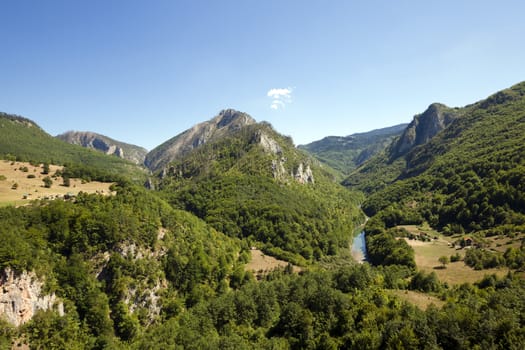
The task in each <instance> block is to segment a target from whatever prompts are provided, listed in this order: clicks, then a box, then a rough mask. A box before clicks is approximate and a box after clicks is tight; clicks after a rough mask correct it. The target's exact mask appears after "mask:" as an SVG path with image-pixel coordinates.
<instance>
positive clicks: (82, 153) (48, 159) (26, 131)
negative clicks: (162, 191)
mask: <svg viewBox="0 0 525 350" xmlns="http://www.w3.org/2000/svg"><path fill="white" fill-rule="evenodd" d="M0 134H1V137H0V157H1V158H13V159H17V160H20V161H31V162H36V163H48V164H56V165H66V164H68V165H77V166H78V165H81V166H83V167H85V168H89V169H90V171H91V172H97V171H99V172H104V173H110V174H114V175H125V176H128V177H129V178H130V179H134V180H137V181H142V180H143V179H144V178H145V175H144V171H143V170H142V169H141V168H139V167H138V166H137V165H135V164H133V163H131V162H129V161H126V160H124V159H120V158H117V157H111V156H108V155H105V154H102V153H100V152H96V151H94V150H89V149H86V148H84V147H81V146H77V145H71V144H68V143H66V142H64V141H61V140H59V139H57V138H54V137H52V136H51V135H49V134H48V133H47V132H45V131H44V130H42V129H41V128H40V127H39V126H38V125H37V124H36V123H34V122H33V121H31V120H29V119H26V118H23V117H20V116H16V115H10V114H6V113H0Z"/></svg>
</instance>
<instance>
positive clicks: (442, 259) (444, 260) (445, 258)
mask: <svg viewBox="0 0 525 350" xmlns="http://www.w3.org/2000/svg"><path fill="white" fill-rule="evenodd" d="M438 261H439V262H440V263H441V265H443V268H444V269H445V268H446V265H447V264H448V263H449V260H448V256H445V255H443V256H440V257H439V259H438Z"/></svg>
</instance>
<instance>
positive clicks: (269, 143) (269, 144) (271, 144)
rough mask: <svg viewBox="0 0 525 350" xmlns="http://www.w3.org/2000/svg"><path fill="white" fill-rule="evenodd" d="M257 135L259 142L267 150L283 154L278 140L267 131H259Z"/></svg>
mask: <svg viewBox="0 0 525 350" xmlns="http://www.w3.org/2000/svg"><path fill="white" fill-rule="evenodd" d="M255 137H256V138H257V142H258V143H259V144H260V145H261V146H262V148H263V149H264V150H265V151H266V152H269V153H273V154H281V153H282V152H283V151H282V149H281V146H279V144H278V143H277V141H275V140H274V139H273V138H271V137H270V136H268V135H267V134H266V133H264V132H262V131H258V132H257V134H256V135H255Z"/></svg>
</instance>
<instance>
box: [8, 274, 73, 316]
mask: <svg viewBox="0 0 525 350" xmlns="http://www.w3.org/2000/svg"><path fill="white" fill-rule="evenodd" d="M43 284H44V283H43V282H42V281H40V280H39V279H38V278H37V276H36V275H35V274H34V273H33V272H26V271H24V272H22V273H21V274H16V273H15V271H14V270H12V269H10V268H6V269H5V270H4V271H2V272H1V273H0V317H3V318H5V319H6V320H7V321H8V322H9V323H11V324H12V325H14V326H20V325H22V324H24V323H26V322H27V321H29V320H31V318H32V317H33V315H34V314H35V312H36V311H37V310H49V309H53V308H54V307H56V310H57V312H58V313H59V314H60V315H63V314H64V308H63V304H62V303H61V302H59V301H58V299H57V297H56V295H55V294H54V293H53V294H49V295H42V286H43Z"/></svg>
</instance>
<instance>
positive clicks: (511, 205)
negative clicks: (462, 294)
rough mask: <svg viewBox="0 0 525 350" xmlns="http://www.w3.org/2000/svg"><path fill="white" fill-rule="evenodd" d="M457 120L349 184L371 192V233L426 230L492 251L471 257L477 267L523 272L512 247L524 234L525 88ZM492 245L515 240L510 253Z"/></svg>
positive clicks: (367, 207)
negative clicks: (407, 226)
mask: <svg viewBox="0 0 525 350" xmlns="http://www.w3.org/2000/svg"><path fill="white" fill-rule="evenodd" d="M454 113H455V114H456V115H457V117H456V118H454V119H453V120H452V121H451V122H450V123H449V124H448V125H447V126H445V127H444V128H443V129H442V131H441V132H438V133H437V134H436V135H435V136H433V137H431V138H429V139H428V140H427V142H426V143H423V144H420V145H418V146H414V147H413V148H411V149H410V150H407V152H406V153H404V154H402V155H400V153H399V152H398V150H399V149H398V148H396V145H393V147H391V148H389V149H388V150H387V151H386V152H384V153H383V154H382V155H380V156H377V157H376V158H375V159H373V160H371V161H369V162H368V163H367V164H365V165H364V166H363V167H362V168H360V169H359V170H358V171H357V172H356V173H355V174H352V175H351V176H350V177H349V178H348V179H347V180H346V182H345V183H346V184H347V185H350V187H358V188H361V189H364V190H366V191H368V192H369V196H368V198H367V199H366V201H365V202H364V203H363V210H364V211H365V212H366V214H367V215H369V216H372V218H371V220H370V221H369V224H368V226H367V232H369V231H370V232H371V233H381V232H383V233H384V230H385V228H386V229H388V228H393V227H395V226H397V225H403V224H421V223H423V222H428V224H430V225H431V226H432V227H434V228H436V229H438V230H439V231H441V232H442V233H444V234H445V235H455V236H454V237H456V240H457V242H460V243H461V241H462V240H464V239H466V238H465V237H467V238H469V239H471V240H473V241H475V242H476V246H478V247H479V248H483V247H486V248H489V247H490V248H491V251H490V252H489V251H488V250H483V249H472V250H470V251H469V254H467V256H466V257H465V262H466V263H467V264H469V265H470V266H472V267H476V268H483V267H485V268H486V267H495V266H502V265H506V266H508V267H512V268H518V269H523V268H524V267H525V265H524V264H523V261H525V260H523V257H524V256H525V250H524V249H523V246H521V247H520V245H519V244H518V247H515V246H512V242H513V241H514V240H517V241H518V242H519V240H520V239H522V238H523V237H522V233H523V232H524V231H525V210H524V208H525V187H524V186H523V184H524V183H525V177H524V174H525V158H524V157H523V155H524V154H525V146H524V145H525V83H520V84H517V85H515V86H513V87H511V88H509V89H506V90H503V91H500V92H498V93H496V94H494V95H492V96H490V97H488V98H487V99H485V100H482V101H479V102H477V103H474V104H472V105H469V106H466V107H464V108H458V109H455V110H454ZM401 231H403V230H401ZM401 231H398V232H397V233H400V232H401ZM393 233H394V234H396V233H395V232H393ZM401 233H402V232H401ZM465 233H468V234H469V236H465V235H464V234H465ZM368 237H369V238H370V239H371V240H372V239H373V234H371V235H369V236H368ZM489 237H496V240H498V239H499V240H504V241H508V240H509V239H510V241H508V244H509V245H508V247H507V249H499V248H498V247H499V245H496V244H495V243H494V244H492V243H491V242H492V239H489ZM492 248H494V249H492ZM496 248H498V249H496ZM501 250H503V251H501Z"/></svg>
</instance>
